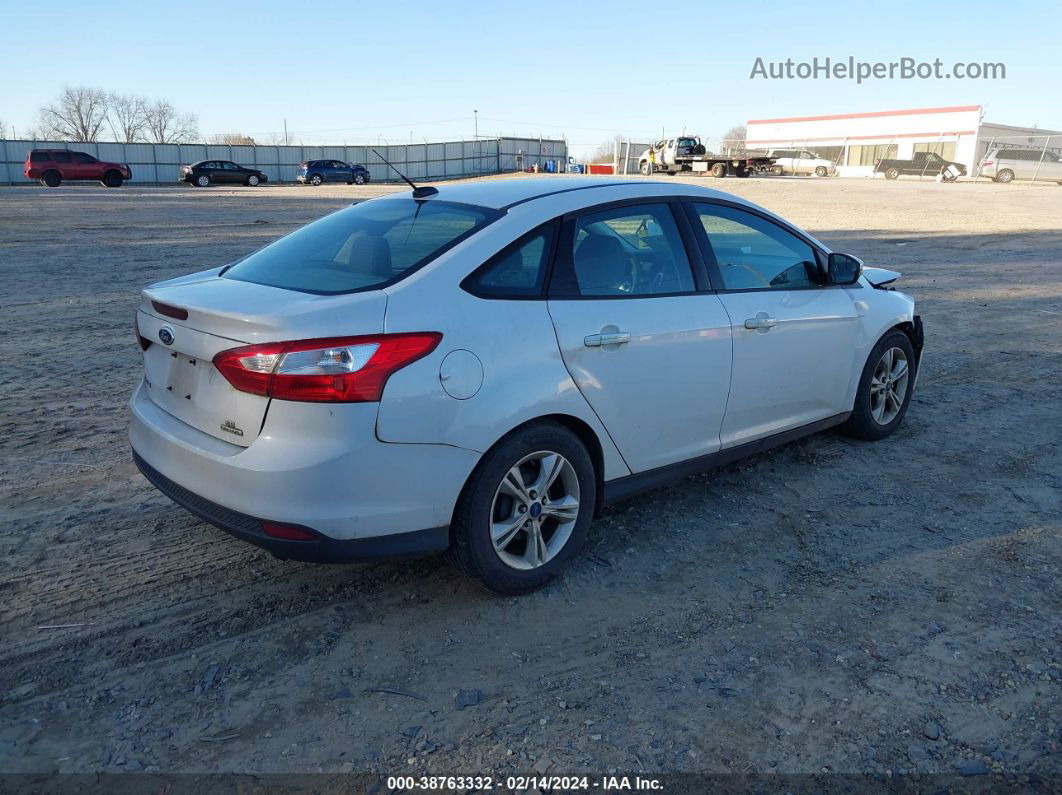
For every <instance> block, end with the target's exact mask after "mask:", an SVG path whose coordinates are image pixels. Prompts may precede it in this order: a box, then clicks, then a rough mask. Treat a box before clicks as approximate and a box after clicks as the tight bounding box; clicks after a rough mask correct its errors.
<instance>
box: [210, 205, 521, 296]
mask: <svg viewBox="0 0 1062 795" xmlns="http://www.w3.org/2000/svg"><path fill="white" fill-rule="evenodd" d="M500 215H501V213H499V212H498V211H496V210H489V209H487V208H485V207H475V206H472V205H469V204H455V203H451V202H442V201H419V202H418V201H414V200H413V199H383V200H376V201H367V202H362V203H360V204H356V205H354V206H353V207H348V208H347V209H345V210H340V211H339V212H337V213H333V214H332V215H328V216H325V217H324V218H322V219H321V220H319V221H314V222H313V223H312V224H309V225H307V226H304V227H303V228H302V229H299V230H297V231H295V232H292V233H291V234H290V235H287V236H286V237H282V238H280V240H277V241H276V242H275V243H271V244H270V245H268V246H266V247H265V248H263V249H260V250H258V251H256V252H255V253H254V254H251V255H250V256H249V257H247V258H246V259H243V260H240V261H239V262H237V263H236V264H235V265H233V266H232V267H230V268H229V269H228V270H227V271H225V273H224V278H226V279H236V280H238V281H244V282H254V283H255V284H265V285H268V286H270V287H281V288H283V289H285V290H298V291H300V292H304V293H317V294H322V295H331V294H336V293H350V292H354V291H356V290H368V289H374V288H378V287H381V286H383V285H384V284H388V283H391V282H394V281H397V280H399V279H401V278H403V277H405V276H407V275H408V274H410V273H412V272H413V271H415V270H416V269H417V268H420V267H421V266H423V265H426V264H427V263H429V262H431V260H433V259H435V258H436V257H438V256H439V255H440V254H442V253H443V252H444V251H446V250H447V249H449V248H451V247H452V246H455V245H456V244H457V243H459V242H460V241H462V240H464V239H465V238H466V237H468V236H469V235H471V234H473V233H475V232H477V231H479V230H480V229H482V228H483V227H484V226H486V225H487V224H489V223H490V222H491V221H493V220H495V219H496V218H498V217H499V216H500Z"/></svg>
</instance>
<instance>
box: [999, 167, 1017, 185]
mask: <svg viewBox="0 0 1062 795" xmlns="http://www.w3.org/2000/svg"><path fill="white" fill-rule="evenodd" d="M1013 181H1014V172H1013V171H1011V170H1010V169H1009V168H1004V169H1003V170H1001V171H1000V172H999V173H998V174H996V182H1002V183H1003V184H1004V185H1006V184H1007V183H1008V182H1013Z"/></svg>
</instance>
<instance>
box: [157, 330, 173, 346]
mask: <svg viewBox="0 0 1062 795" xmlns="http://www.w3.org/2000/svg"><path fill="white" fill-rule="evenodd" d="M159 341H160V342H161V343H162V344H163V345H173V329H171V328H170V327H169V326H163V327H162V328H160V329H159Z"/></svg>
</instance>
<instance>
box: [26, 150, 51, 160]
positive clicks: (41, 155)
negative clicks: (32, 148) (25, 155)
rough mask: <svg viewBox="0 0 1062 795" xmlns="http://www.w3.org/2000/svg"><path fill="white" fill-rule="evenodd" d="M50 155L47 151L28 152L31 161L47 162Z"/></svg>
mask: <svg viewBox="0 0 1062 795" xmlns="http://www.w3.org/2000/svg"><path fill="white" fill-rule="evenodd" d="M50 157H51V154H50V153H49V152H30V162H31V163H47V162H48V160H49V159H50Z"/></svg>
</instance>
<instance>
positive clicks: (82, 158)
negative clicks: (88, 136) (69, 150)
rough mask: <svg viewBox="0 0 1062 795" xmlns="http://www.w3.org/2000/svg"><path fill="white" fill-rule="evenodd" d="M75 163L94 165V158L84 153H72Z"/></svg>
mask: <svg viewBox="0 0 1062 795" xmlns="http://www.w3.org/2000/svg"><path fill="white" fill-rule="evenodd" d="M74 162H75V163H96V162H98V161H97V160H96V158H94V157H93V156H92V155H86V154H85V153H84V152H74Z"/></svg>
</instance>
